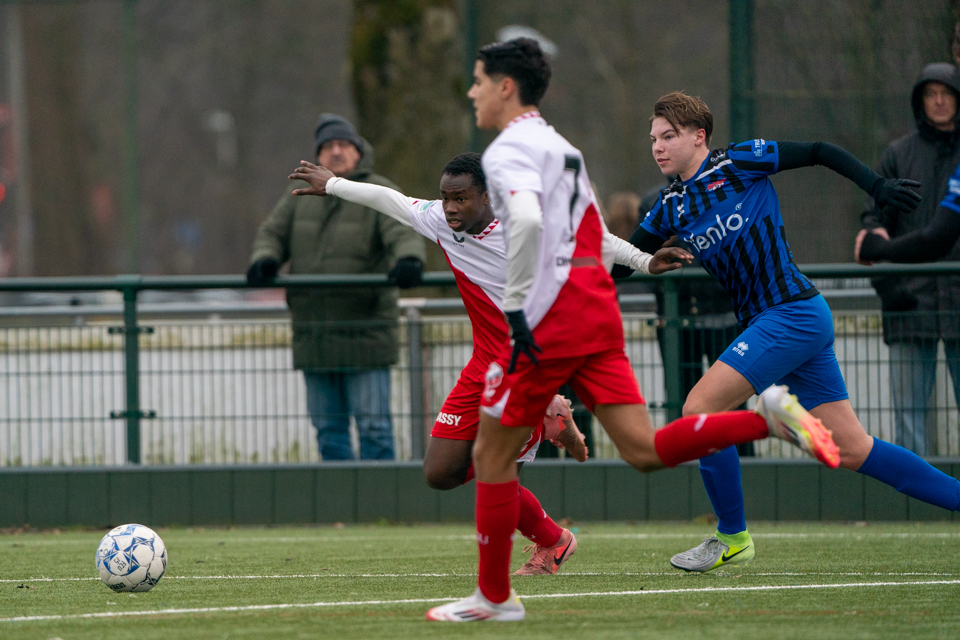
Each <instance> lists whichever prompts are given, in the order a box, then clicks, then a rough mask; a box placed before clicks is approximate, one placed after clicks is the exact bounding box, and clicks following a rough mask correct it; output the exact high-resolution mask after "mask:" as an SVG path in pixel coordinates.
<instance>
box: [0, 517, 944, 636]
mask: <svg viewBox="0 0 960 640" xmlns="http://www.w3.org/2000/svg"><path fill="white" fill-rule="evenodd" d="M146 524H149V523H146ZM571 526H572V527H574V531H575V532H576V535H577V537H578V540H579V548H578V549H577V552H576V555H575V556H574V557H573V558H572V559H571V560H570V561H569V562H568V563H567V564H565V565H564V567H563V568H562V569H561V571H560V573H558V574H557V575H555V576H525V577H520V578H515V579H514V586H515V588H516V589H517V592H518V593H519V594H520V595H521V599H522V600H523V602H524V604H525V606H526V608H527V618H526V620H524V621H523V622H514V623H491V622H487V623H471V624H452V623H436V622H430V623H428V622H426V621H425V620H424V612H425V611H426V610H427V609H428V608H429V607H431V606H434V605H435V604H439V603H440V602H442V601H443V600H444V599H452V598H458V597H464V596H466V595H469V594H470V593H471V592H472V591H473V589H474V586H475V580H476V578H475V571H476V544H475V542H474V540H473V532H472V529H471V528H470V527H468V526H462V525H456V526H454V525H418V526H407V525H388V524H383V525H371V526H361V525H357V526H347V527H341V528H338V527H273V528H234V529H159V530H158V533H159V534H160V536H161V537H162V538H163V539H164V542H165V543H166V545H167V549H168V553H169V565H168V567H167V573H166V575H165V576H164V578H163V579H162V580H161V581H160V584H159V585H157V587H155V588H154V589H153V591H151V592H149V593H139V594H123V593H113V592H112V591H110V590H109V589H107V588H106V587H105V586H104V585H103V584H101V582H100V581H99V579H98V578H97V577H96V570H95V567H94V552H95V550H96V548H97V544H98V543H99V540H100V538H101V537H102V535H103V534H104V533H105V531H60V532H56V531H52V532H16V533H6V534H3V535H0V593H2V594H3V595H2V597H0V638H11V639H12V638H53V637H59V638H63V639H64V640H74V639H79V638H104V637H108V636H109V637H113V638H128V637H129V638H134V639H136V640H148V639H152V638H157V639H160V638H162V639H164V640H173V639H176V638H267V637H272V638H278V639H279V638H335V639H336V640H346V639H350V638H384V639H387V638H389V639H390V640H393V639H394V638H433V637H456V638H501V637H510V636H516V637H518V638H519V637H522V638H525V639H533V638H550V639H553V640H560V639H561V638H567V637H571V638H572V637H575V638H577V639H578V640H580V639H590V638H656V639H657V640H669V639H672V638H678V639H679V638H682V639H684V640H690V639H693V638H709V639H717V640H719V639H723V638H731V639H736V640H746V639H750V638H762V637H770V638H777V639H789V638H816V639H817V640H827V639H831V638H838V639H839V638H843V639H844V640H847V639H855V638H898V639H903V638H953V637H960V528H958V527H957V526H956V525H955V524H949V523H942V524H869V525H864V524H830V525H823V524H794V523H786V524H766V525H764V524H754V525H752V528H751V532H752V533H753V535H754V539H755V542H756V545H757V557H756V559H755V560H754V561H753V563H752V564H750V565H749V566H748V567H746V568H737V569H733V570H727V571H724V572H714V573H710V574H706V575H687V574H683V573H681V572H678V571H676V570H674V569H672V568H671V567H670V566H669V564H668V560H669V557H670V555H672V554H673V553H676V552H677V551H680V550H684V549H687V548H689V547H691V546H693V545H695V544H697V543H698V542H699V541H700V539H701V538H702V537H703V536H704V535H706V534H708V533H710V527H709V526H706V525H697V524H660V523H658V524H611V523H576V524H575V525H571ZM522 547H523V540H522V539H520V538H519V537H518V540H517V543H516V544H515V549H514V552H515V557H514V561H515V562H514V565H515V566H519V565H520V564H521V563H522V562H523V559H524V555H523V552H522ZM618 593H619V595H616V594H618ZM577 594H579V595H577ZM431 599H435V600H431ZM401 600H424V601H423V602H407V603H403V602H397V601H401ZM426 600H431V601H429V602H428V601H426ZM337 603H341V604H337ZM344 603H345V604H344ZM252 607H263V608H252ZM198 609H207V610H206V611H197V610H198ZM163 610H176V611H171V612H167V613H162V611H163ZM138 612H160V613H155V614H150V615H129V614H133V613H138ZM86 614H98V615H97V616H96V617H81V616H85V615H86ZM100 614H127V615H100ZM52 616H62V617H59V618H51V617H52ZM28 617H38V618H41V619H33V620H29V619H28V620H22V619H21V620H16V618H28Z"/></svg>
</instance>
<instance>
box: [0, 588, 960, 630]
mask: <svg viewBox="0 0 960 640" xmlns="http://www.w3.org/2000/svg"><path fill="white" fill-rule="evenodd" d="M925 584H931V585H933V584H960V580H922V581H918V582H851V583H845V584H805V585H767V586H758V587H705V588H702V589H651V590H649V591H588V592H584V593H541V594H537V595H530V596H523V599H524V600H531V599H534V598H586V597H604V596H606V597H611V596H612V597H620V596H649V595H668V594H673V593H723V592H735V591H786V590H796V589H853V588H857V587H860V588H865V587H908V586H919V585H925ZM456 600H459V598H450V597H447V598H414V599H405V600H363V601H354V602H312V603H304V604H260V605H247V606H235V607H198V608H195V609H156V610H153V611H102V612H98V613H75V614H69V615H59V616H57V615H53V616H16V617H13V618H0V622H41V621H46V620H72V619H79V618H122V617H128V616H163V615H176V614H184V613H233V612H243V611H267V610H271V609H307V608H316V607H365V606H378V605H395V604H423V603H427V602H453V601H456Z"/></svg>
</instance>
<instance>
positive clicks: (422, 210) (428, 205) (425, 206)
mask: <svg viewBox="0 0 960 640" xmlns="http://www.w3.org/2000/svg"><path fill="white" fill-rule="evenodd" d="M432 204H433V200H427V201H426V202H424V203H423V204H421V205H420V213H423V212H424V211H426V210H427V209H429V208H430V205H432Z"/></svg>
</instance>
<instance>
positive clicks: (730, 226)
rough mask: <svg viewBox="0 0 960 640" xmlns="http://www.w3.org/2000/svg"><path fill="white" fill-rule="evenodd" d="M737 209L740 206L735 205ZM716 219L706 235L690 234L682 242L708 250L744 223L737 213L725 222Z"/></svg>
mask: <svg viewBox="0 0 960 640" xmlns="http://www.w3.org/2000/svg"><path fill="white" fill-rule="evenodd" d="M737 208H738V209H739V208H740V205H737ZM716 218H717V224H715V225H713V226H710V227H707V231H706V233H704V234H703V235H699V236H698V235H694V234H693V233H691V234H689V235H688V236H687V237H686V238H684V240H686V241H687V242H688V243H690V244H692V245H696V247H697V249H699V250H700V251H703V250H704V249H709V248H710V247H711V246H713V245H714V244H720V241H721V240H723V239H724V238H726V237H727V231H737V230H738V229H740V227H742V226H743V223H744V222H746V220H744V219H743V216H741V215H740V214H739V213H734V214H733V215H731V216H729V217H728V218H727V219H726V220H721V219H720V216H716ZM748 220H749V218H748Z"/></svg>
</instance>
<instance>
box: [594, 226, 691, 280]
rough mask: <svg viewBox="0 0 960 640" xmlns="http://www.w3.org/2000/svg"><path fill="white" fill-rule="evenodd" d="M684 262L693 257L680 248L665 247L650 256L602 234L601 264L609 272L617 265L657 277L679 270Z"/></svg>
mask: <svg viewBox="0 0 960 640" xmlns="http://www.w3.org/2000/svg"><path fill="white" fill-rule="evenodd" d="M684 262H686V263H687V264H690V263H691V262H693V255H692V254H691V253H690V252H689V251H687V250H686V249H683V248H682V247H666V248H663V249H660V250H659V251H657V252H656V253H654V254H653V255H650V254H649V253H646V252H644V251H641V250H640V249H637V248H636V247H635V246H633V245H632V244H630V243H629V242H627V241H626V240H622V239H621V238H618V237H617V236H615V235H613V234H612V233H610V232H609V231H607V232H604V234H603V263H604V264H605V265H607V269H608V270H610V271H612V266H613V265H614V264H617V265H623V266H626V267H630V269H632V270H634V271H639V272H640V273H649V274H653V275H655V276H657V275H660V274H661V273H666V272H667V271H673V270H674V269H679V268H680V267H682V266H683V263H684Z"/></svg>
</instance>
